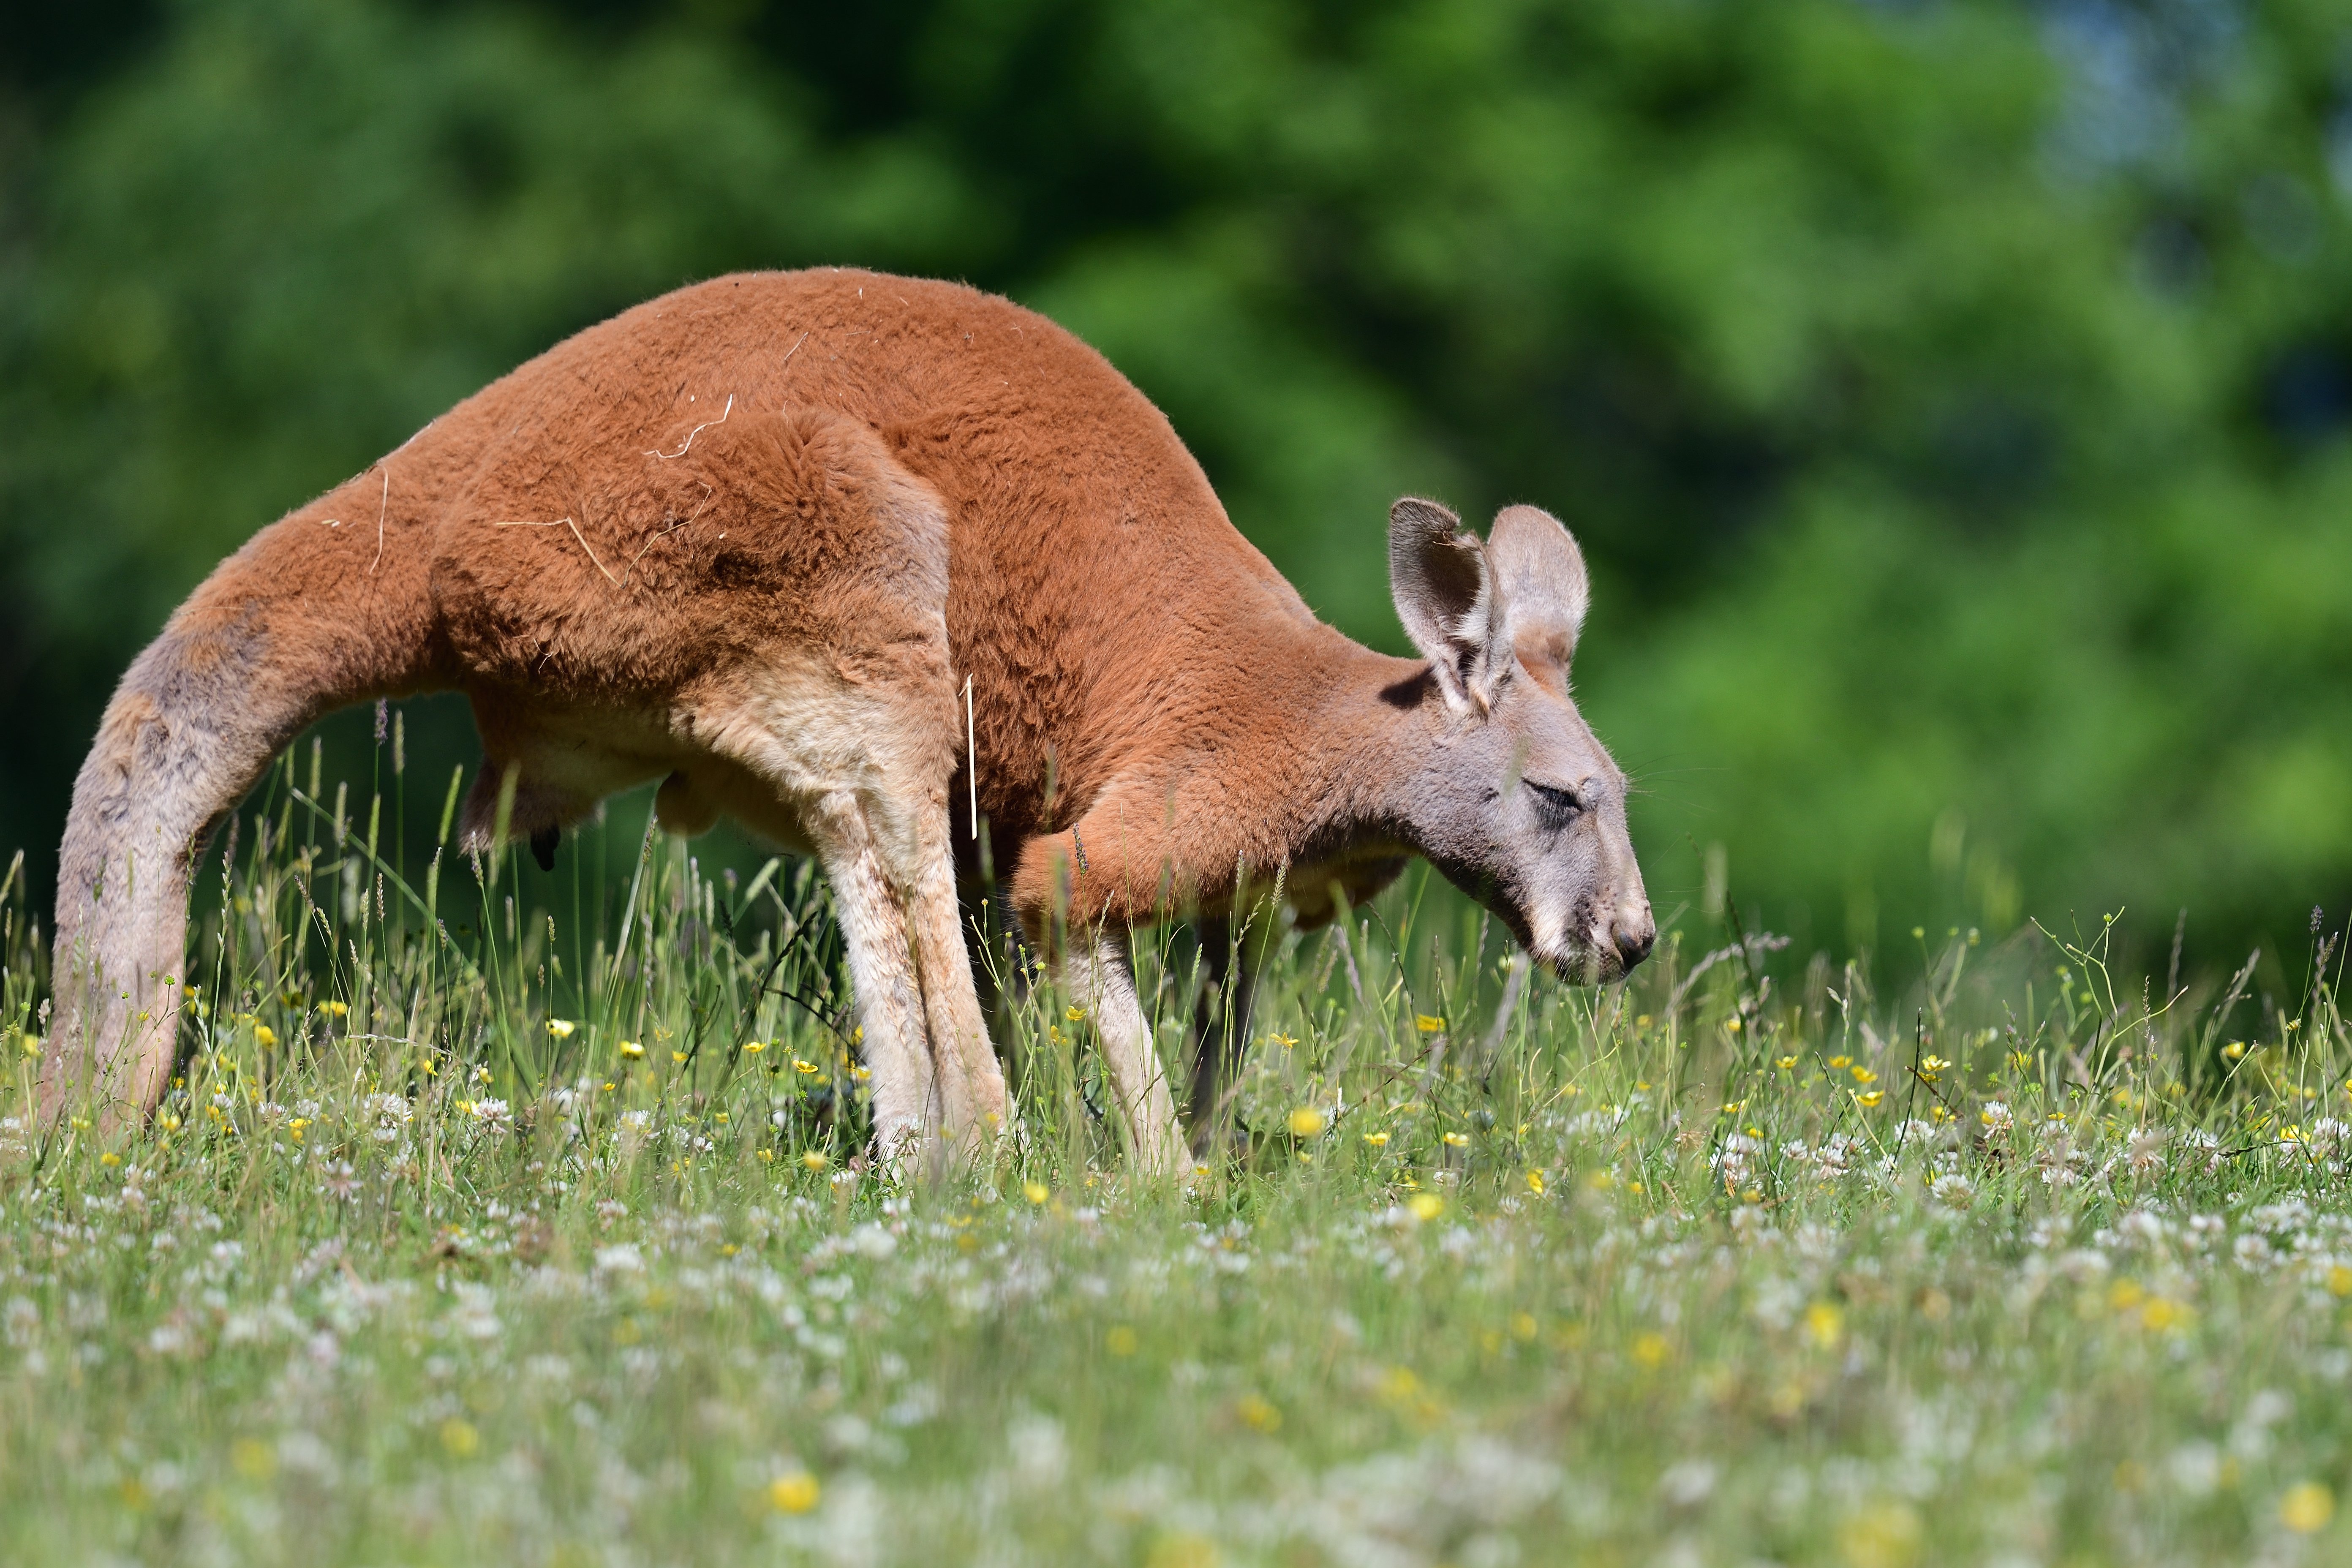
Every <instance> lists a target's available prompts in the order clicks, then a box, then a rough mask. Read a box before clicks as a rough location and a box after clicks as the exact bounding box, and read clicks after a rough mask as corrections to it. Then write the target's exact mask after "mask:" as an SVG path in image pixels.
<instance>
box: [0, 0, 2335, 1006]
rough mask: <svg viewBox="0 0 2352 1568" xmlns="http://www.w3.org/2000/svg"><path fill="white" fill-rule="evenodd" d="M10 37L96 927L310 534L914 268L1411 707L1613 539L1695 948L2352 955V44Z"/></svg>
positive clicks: (381, 33)
mask: <svg viewBox="0 0 2352 1568" xmlns="http://www.w3.org/2000/svg"><path fill="white" fill-rule="evenodd" d="M5 26H7V27H8V28H9V29H11V31H10V32H9V33H8V34H7V35H5V39H0V76H5V82H0V754H5V765H0V846H8V845H15V844H23V845H24V846H26V848H27V850H28V851H29V853H30V855H31V857H32V859H33V864H34V868H35V871H36V875H37V876H39V875H41V874H42V872H43V870H44V868H45V867H46V864H47V857H49V856H50V855H52V854H53V852H54V845H55V841H56V838H57V835H58V830H59V827H60V825H61V822H62V818H63V810H64V803H65V799H66V795H67V791H68V786H69V783H70V779H71V775H72V771H73V769H74V767H75V766H76V765H77V764H78V763H79V758H80V755H81V752H82V751H83V749H84V748H85V746H86V745H87V743H88V741H89V736H90V734H91V732H92V730H93V727H94V724H95V721H96V716H97V713H98V710H99V709H100V706H101V704H102V702H103V700H104V699H105V696H106V694H107V692H108V690H109V689H110V686H111V684H112V682H113V680H114V679H116V677H117V676H118V675H119V674H120V672H121V668H122V667H123V666H124V664H125V663H126V662H127V660H128V659H129V658H130V657H131V654H132V653H133V652H134V651H135V650H136V649H137V648H138V647H140V646H141V645H142V643H144V641H145V640H146V639H147V638H148V637H151V636H152V634H153V633H154V631H155V630H156V628H157V627H158V626H160V624H161V623H162V621H163V617H164V616H165V615H166V614H168V612H169V610H170V608H171V607H172V605H173V604H175V603H176V602H177V601H178V600H179V599H180V597H181V596H182V595H184V594H185V593H186V592H187V591H188V589H189V588H190V587H191V586H192V585H193V584H194V583H195V582H196V581H197V579H198V578H199V577H200V576H201V575H202V574H204V573H205V571H206V570H207V569H208V568H209V567H210V566H211V565H212V564H213V563H215V561H216V560H217V559H218V558H219V557H220V556H221V555H222V554H224V553H225V552H227V551H228V550H229V549H230V548H232V547H233V546H234V545H235V544H236V542H238V541H239V540H241V539H242V538H243V537H245V536H246V535H247V533H249V532H251V531H253V530H254V529H255V528H257V527H258V526H259V525H261V524H262V523H264V522H266V521H269V520H270V519H272V518H274V517H275V516H277V515H278V513H279V512H280V511H281V510H284V509H285V508H287V507H288V506H289V505H291V504H293V503H295V502H297V501H299V500H302V499H304V498H306V497H308V496H310V495H311V494H313V493H315V492H317V491H319V490H320V489H324V488H326V487H327V486H328V485H330V484H331V483H333V482H335V481H337V480H339V479H342V478H343V477H345V476H347V475H349V474H351V473H352V472H355V471H357V470H358V469H360V468H362V467H364V466H365V465H366V464H367V463H368V462H369V461H371V460H372V459H373V458H374V457H375V456H376V455H377V454H379V453H380V452H382V451H383V450H385V449H387V448H389V447H392V446H394V445H396V444H397V443H398V442H399V441H400V440H402V439H403V438H404V437H406V436H407V435H408V434H409V433H410V432H411V431H412V430H414V429H415V428H416V427H417V426H419V425H421V424H423V423H424V422H425V420H426V419H427V418H429V417H431V416H433V415H435V414H436V413H438V412H439V411H440V410H441V409H443V408H444V407H446V405H449V404H450V403H452V402H454V401H456V400H457V398H459V397H460V396H462V395H465V394H467V393H468V392H471V391H472V390H474V389H475V388H476V387H477V386H478V385H480V384H482V383H484V382H486V381H488V380H489V379H490V378H492V377H494V376H496V375H498V374H500V373H502V372H503V371H505V370H507V369H509V367H511V366H512V365H514V364H516V363H519V362H520V361H521V360H523V359H525V358H527V357H529V356H530V355H531V354H533V353H537V352H538V351H540V350H541V349H542V348H544V347H546V346H547V345H548V344H550V343H551V342H555V341H556V340H558V339H560V338H561V337H562V336H564V335H565V334H567V333H569V332H571V331H573V330H575V329H577V328H579V327H582V326H583V325H586V324H588V323H589V322H592V321H596V320H598V319H600V318H602V317H604V316H605V315H607V314H609V313H611V312H613V311H614V310H618V309H620V308H622V307H624V306H625V305H628V304H630V303H632V302H634V301H635V300H640V299H643V298H646V297H647V296H649V295H652V294H655V293H657V292H659V291H662V290H664V289H669V288H671V287H673V286H675V285H677V284H679V283H682V282H685V281H688V280H689V279H696V278H699V277H704V276H708V275H709V274H712V273H717V272H721V271H725V270H729V269H732V268H751V267H789V266H798V265H805V264H811V263H820V262H856V263H861V264H866V265H871V266H877V267H882V268H894V269H899V270H906V271H912V272H920V273H931V274H940V275H948V276H954V277H961V278H964V279H970V280H971V281H973V282H975V283H978V284H981V285H982V286H985V287H987V288H991V289H999V290H1002V291H1003V292H1006V293H1008V294H1010V295H1012V296H1013V297H1014V298H1016V299H1018V300H1023V301H1024V302H1026V303H1028V304H1031V305H1033V306H1034V307H1036V308H1037V309H1039V310H1044V311H1045V312H1047V313H1048V314H1050V315H1052V316H1054V317H1055V318H1056V319H1057V320H1059V321H1063V322H1065V323H1066V324H1067V325H1068V326H1070V327H1072V328H1073V329H1075V330H1076V331H1078V332H1079V333H1081V334H1082V335H1084V336H1085V337H1087V339H1088V340H1090V341H1091V342H1094V343H1096V344H1097V346H1098V347H1100V348H1101V349H1103V350H1104V351H1105V352H1106V353H1108V354H1109V356H1110V357H1111V359H1112V360H1113V361H1114V362H1116V363H1118V365H1119V366H1120V367H1121V368H1122V369H1124V370H1125V371H1126V372H1127V373H1128V374H1129V375H1131V376H1132V377H1133V378H1134V379H1135V380H1136V381H1137V382H1138V383H1139V384H1141V385H1142V387H1143V388H1144V389H1145V391H1146V392H1148V393H1149V394H1150V395H1151V396H1153V397H1154V398H1156V399H1157V400H1158V401H1159V402H1160V405H1162V406H1163V407H1165V408H1166V409H1167V410H1168V411H1169V413H1170V415H1171V416H1172V417H1173V419H1174V420H1175V423H1176V426H1177V428H1178V429H1179V430H1180V431H1181V432H1182V434H1183V436H1184V437H1185V438H1186V439H1187V440H1188V441H1189V442H1190V443H1191V444H1192V447H1193V448H1194V450H1195V451H1196V452H1197V453H1198V454H1199V455H1200V457H1201V458H1202V462H1203V463H1204V464H1205V466H1206V467H1207V468H1208V470H1209V472H1210V474H1211V476H1212V478H1213V479H1214V480H1215V482H1216V483H1217V486H1218V488H1219V489H1220V491H1221V492H1222V494H1223V497H1224V498H1225V500H1226V502H1227V504H1228V506H1229V507H1230V509H1231V510H1232V512H1233V515H1234V520H1235V521H1236V522H1237V523H1239V525H1240V526H1241V528H1242V529H1243V531H1244V532H1246V533H1248V534H1249V535H1250V536H1251V537H1252V538H1253V539H1255V540H1256V541H1257V542H1259V543H1260V544H1261V545H1262V546H1263V547H1264V548H1265V550H1266V551H1267V552H1268V553H1269V554H1271V555H1272V556H1273V557H1274V559H1275V560H1276V563H1278V564H1279V565H1280V566H1281V567H1282V568H1283V569H1284V570H1285V571H1286V572H1287V573H1288V574H1290V575H1291V577H1292V578H1293V580H1294V581H1296V582H1297V584H1298V585H1299V586H1300V588H1301V589H1302V590H1303V591H1304V592H1305V593H1306V595H1307V598H1308V599H1309V601H1310V602H1311V603H1313V604H1314V605H1316V606H1317V607H1318V609H1319V610H1320V611H1321V612H1322V613H1323V614H1324V615H1325V616H1328V618H1330V619H1332V620H1333V621H1335V622H1337V623H1338V624H1339V625H1340V626H1343V627H1345V628H1347V629H1348V630H1349V631H1351V632H1353V633H1355V634H1357V635H1358V636H1360V637H1365V638H1367V639H1369V640H1370V641H1373V642H1375V643H1379V644H1382V645H1384V646H1389V647H1399V646H1401V642H1402V639H1401V637H1400V636H1399V634H1398V632H1397V629H1396V627H1395V625H1394V622H1393V617H1392V616H1391V612H1390V610H1389V607H1388V603H1387V590H1386V583H1385V572H1384V552H1383V548H1382V530H1383V524H1384V514H1385V509H1386V507H1387V504H1388V502H1389V500H1391V498H1393V497H1394V496H1395V495H1397V494H1398V493H1400V492H1402V491H1406V490H1417V491H1423V492H1428V493H1434V494H1437V495H1440V496H1443V497H1445V498H1447V499H1449V500H1452V501H1454V503H1455V504H1456V505H1457V506H1459V507H1461V508H1462V509H1464V510H1465V511H1467V512H1471V513H1473V514H1475V515H1476V516H1478V517H1481V518H1483V517H1484V516H1485V515H1486V514H1487V513H1488V512H1490V511H1491V510H1492V509H1494V508H1495V507H1496V506H1498V505H1500V504H1503V503H1505V502H1507V501H1511V500H1532V501H1536V502H1538V503H1540V504H1542V505H1544V506H1547V507H1549V508H1550V509H1551V510H1554V511H1556V512H1557V513H1559V515H1560V516H1561V517H1562V518H1563V519H1565V520H1566V521H1568V522H1569V523H1570V527H1571V528H1573V529H1574V530H1575V531H1577V532H1578V534H1579V535H1580V538H1581V539H1582V540H1583V541H1584V542H1585V546H1586V549H1587V552H1588V553H1589V555H1590V556H1591V560H1592V563H1593V565H1594V569H1595V574H1596V580H1597V582H1596V587H1597V593H1596V609H1595V611H1594V614H1593V617H1592V622H1591V626H1589V628H1588V631H1587V637H1586V643H1585V646H1584V647H1583V649H1582V650H1581V651H1580V656H1579V670H1578V675H1579V680H1580V693H1581V698H1582V700H1583V703H1584V706H1585V708H1586V711H1587V713H1588V714H1589V716H1590V717H1591V719H1592V720H1593V721H1594V722H1595V724H1596V726H1597V727H1598V728H1599V730H1600V731H1601V734H1602V735H1603V737H1604V738H1605V739H1606V740H1608V741H1609V742H1611V743H1612V745H1613V747H1614V748H1615V749H1616V751H1617V752H1618V754H1619V756H1620V758H1621V760H1622V761H1623V762H1624V763H1626V764H1627V765H1628V767H1629V769H1630V770H1631V771H1632V772H1633V773H1634V774H1635V775H1636V777H1637V779H1638V781H1639V782H1640V784H1642V786H1643V791H1644V793H1643V796H1642V798H1641V799H1640V801H1639V803H1638V805H1637V811H1636V821H1635V831H1636V837H1637V841H1638V842H1639V843H1640V845H1641V846H1642V847H1643V852H1644V857H1645V860H1646V862H1647V863H1648V866H1649V868H1650V876H1651V882H1652V888H1653V890H1654V894H1655V895H1656V897H1657V900H1658V902H1659V904H1660V906H1661V910H1662V912H1665V911H1668V910H1672V909H1673V908H1674V907H1675V906H1676V905H1677V904H1681V903H1684V902H1690V903H1694V904H1696V903H1699V902H1702V901H1704V900H1705V899H1706V896H1707V885H1708V881H1709V878H1708V873H1707V869H1706V868H1707V866H1708V864H1709V861H1710V859H1711V858H1712V859H1713V860H1714V861H1715V863H1716V864H1717V867H1718V868H1721V867H1725V866H1727V868H1728V877H1729V882H1730V886H1731V890H1732V893H1733V895H1734V896H1735V897H1736V898H1737V899H1738V901H1739V903H1740V905H1741V906H1742V908H1743V909H1748V908H1750V907H1751V906H1752V908H1753V913H1754V918H1756V919H1757V920H1759V921H1763V922H1765V923H1768V924H1770V925H1772V926H1773V927H1775V928H1777V929H1780V930H1793V931H1794V932H1795V933H1796V934H1797V935H1798V936H1799V938H1800V940H1801V942H1805V943H1807V944H1809V945H1810V944H1820V945H1826V946H1831V947H1833V948H1838V947H1844V946H1847V945H1848V944H1876V945H1879V946H1882V947H1885V946H1887V945H1889V944H1892V945H1895V946H1907V945H1908V941H1909V932H1908V928H1909V927H1910V926H1911V925H1913V924H1914V923H1919V922H1929V923H1933V924H1936V925H1943V924H1947V923H1953V922H1957V923H1958V924H1961V925H1970V924H1975V925H1981V926H1984V927H1986V928H1988V929H1989V931H1992V932H1996V933H1997V932H2000V931H2006V930H2008V929H2011V928H2012V927H2014V926H2015V925H2016V924H2017V923H2018V922H2019V921H2021V919H2022V918H2023V917H2024V916H2026V915H2029V914H2038V915H2041V916H2042V917H2043V918H2044V919H2046V920H2050V921H2053V923H2058V924H2061V925H2062V926H2063V923H2064V922H2065V921H2067V920H2068V919H2069V911H2077V912H2079V914H2080V915H2081V916H2082V917H2083V918H2084V919H2085V920H2088V921H2095V919H2096V916H2097V913H2098V912H2099V911H2101V910H2110V909H2114V908H2116V907H2119V906H2131V907H2132V908H2133V910H2134V911H2135V914H2136V916H2137V919H2138V920H2139V921H2142V922H2144V924H2145V925H2146V926H2147V928H2149V929H2151V930H2153V931H2155V932H2156V933H2157V940H2158V941H2160V940H2161V939H2163V938H2168V937H2169V936H2170V934H2171V930H2172V925H2173V917H2174V911H2175V910H2179V909H2182V908H2186V909H2188V910H2189V911H2190V912H2189V946H2190V950H2191V952H2192V955H2194V957H2195V958H2196V959H2198V960H2200V961H2201V962H2202V963H2205V964H2207V965H2209V966H2210V965H2212V964H2217V963H2234V962H2235V961H2236V959H2237V958H2238V957H2240V956H2242V953H2243V952H2244V949H2245V945H2246V944H2248V943H2251V942H2256V941H2264V942H2267V943H2268V945H2269V946H2270V948H2271V950H2272V951H2273V952H2274V953H2275V952H2281V951H2282V950H2284V951H2285V952H2288V953H2289V954H2290V955H2291V957H2292V958H2293V959H2294V961H2297V962H2299V960H2300V956H2301V954H2302V952H2303V951H2304V948H2305V911H2307V910H2308V909H2309V908H2310V906H2312V905H2313V904H2315V903H2326V902H2329V901H2331V900H2333V902H2334V903H2335V904H2336V906H2337V907H2338V908H2339V909H2340V907H2341V906H2342V904H2343V903H2344V901H2345V900H2346V899H2347V897H2352V681H2348V680H2347V676H2352V443H2347V431H2352V268H2347V264H2352V221H2347V219H2348V218H2352V9H2347V7H2346V6H2345V5H2340V4H2320V3H2317V0H2273V3H2269V4H2259V5H2256V4H2238V3H2233V0H2148V3H2147V4H2142V5H2126V4H2122V3H2119V0H2096V3H2080V4H2077V3H2064V4H2055V3H2053V4H2042V5H2025V4H2017V5H1972V4H1961V3H1958V0H1949V3H1947V0H1915V3H1911V4H1893V3H1883V4H1865V3H1864V0H1772V3H1771V4H1769V5H1752V4H1737V3H1731V0H1360V3H1346V4H1342V3H1335V0H870V3H868V4H866V5H856V6H843V5H822V6H820V5H786V4H781V3H779V4H762V3H761V0H683V3H671V0H541V3H539V4H522V3H517V4H478V3H473V0H217V3H206V0H163V3H156V0H104V3H93V4H89V5H83V6H79V7H45V8H39V9H38V10H36V9H34V8H24V10H23V11H22V12H21V13H20V14H19V15H18V16H16V19H15V20H13V21H11V22H8V23H6V24H5ZM436 711H438V712H439V713H440V714H441V718H440V719H439V720H436V721H435V722H439V723H442V724H444V725H445V727H446V724H448V723H451V722H457V721H456V720H455V719H454V718H453V716H452V714H451V713H450V711H449V710H446V708H445V709H443V710H436ZM451 743H452V744H454V743H456V742H454V741H453V742H451ZM445 776H446V775H445ZM422 793H425V794H431V795H435V796H436V801H437V794H438V792H437V790H434V791H425V792H422ZM1711 846H1721V847H1722V849H1721V851H1720V852H1719V853H1717V854H1714V855H1712V856H1711V855H1710V847H1711ZM1716 882H1717V886H1718V887H1719V886H1720V885H1721V877H1720V873H1719V871H1718V875H1717V879H1716ZM1882 926H1883V927H1884V928H1885V929H1883V930H1882V929H1881V928H1882ZM1898 928H1900V929H1898ZM1931 934H1932V935H1934V936H1940V935H1941V932H1940V931H1937V932H1933V933H1931Z"/></svg>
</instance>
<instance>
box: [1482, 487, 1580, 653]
mask: <svg viewBox="0 0 2352 1568" xmlns="http://www.w3.org/2000/svg"><path fill="white" fill-rule="evenodd" d="M1486 558H1487V560H1488V561H1489V562H1490V563H1492V565H1493V568H1494V573H1495V588H1496V595H1497V596H1498V597H1499V598H1500V600H1501V602H1502V605H1503V610H1504V614H1505V616H1506V617H1507V619H1508V621H1509V625H1510V636H1511V645H1512V650H1513V651H1514V652H1516V653H1517V655H1518V658H1519V662H1520V663H1521V664H1524V665H1526V666H1527V667H1528V674H1530V675H1532V676H1534V677H1535V678H1536V679H1538V680H1539V681H1541V682H1543V684H1545V685H1546V686H1549V687H1550V688H1552V689H1554V690H1556V691H1559V692H1561V693H1563V694H1565V693H1566V691H1567V689H1568V660H1569V656H1570V654H1573V653H1574V652H1575V651H1576V634H1577V633H1578V632H1579V631H1580V630H1582V629H1583V626H1584V612H1585V608H1586V606H1587V605H1590V604H1591V602H1592V584H1591V579H1590V578H1589V577H1587V576H1586V575H1585V572H1584V552H1582V551H1580V550H1579V549H1577V547H1576V540H1575V539H1574V537H1573V536H1571V535H1570V533H1569V531H1568V530H1567V529H1565V528H1563V527H1561V526H1560V522H1559V519H1558V518H1556V517H1554V516H1552V515H1551V513H1549V512H1548V511H1542V510H1538V509H1537V508H1535V507H1531V506H1507V507H1505V508H1504V509H1503V510H1501V511H1498V512H1496V514H1495V527H1494V529H1493V531H1492V532H1491V533H1490V535H1489V536H1488V538H1487V541H1486Z"/></svg>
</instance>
